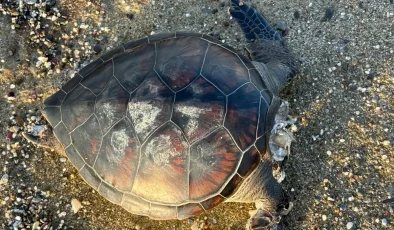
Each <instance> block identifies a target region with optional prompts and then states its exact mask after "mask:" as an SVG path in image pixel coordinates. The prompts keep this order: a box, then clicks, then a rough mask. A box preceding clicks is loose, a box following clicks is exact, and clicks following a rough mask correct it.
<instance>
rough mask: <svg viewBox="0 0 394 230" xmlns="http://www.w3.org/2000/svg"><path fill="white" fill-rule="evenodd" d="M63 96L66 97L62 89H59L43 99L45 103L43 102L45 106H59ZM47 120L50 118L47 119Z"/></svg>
mask: <svg viewBox="0 0 394 230" xmlns="http://www.w3.org/2000/svg"><path fill="white" fill-rule="evenodd" d="M65 97H66V93H65V92H63V91H62V90H59V91H57V92H56V93H54V94H53V95H52V96H50V97H48V98H47V99H46V100H45V103H44V104H45V107H50V106H60V105H61V104H62V103H63V100H64V98H65ZM48 119H49V118H48ZM49 120H51V119H49Z"/></svg>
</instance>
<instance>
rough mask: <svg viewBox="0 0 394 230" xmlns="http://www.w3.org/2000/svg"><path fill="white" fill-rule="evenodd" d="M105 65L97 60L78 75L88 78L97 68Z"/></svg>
mask: <svg viewBox="0 0 394 230" xmlns="http://www.w3.org/2000/svg"><path fill="white" fill-rule="evenodd" d="M101 64H103V60H101V59H100V58H99V59H96V60H95V61H93V62H91V63H89V64H88V65H87V66H85V67H83V68H82V69H81V70H80V71H79V72H78V73H79V74H80V75H81V76H82V77H84V76H87V75H88V74H89V73H90V72H92V71H94V70H95V69H96V68H97V67H99V66H100V65H101Z"/></svg>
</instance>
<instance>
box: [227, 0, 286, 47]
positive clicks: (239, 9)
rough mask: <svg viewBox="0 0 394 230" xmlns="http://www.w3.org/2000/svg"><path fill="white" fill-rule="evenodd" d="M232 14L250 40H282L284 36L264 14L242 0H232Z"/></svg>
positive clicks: (261, 41)
mask: <svg viewBox="0 0 394 230" xmlns="http://www.w3.org/2000/svg"><path fill="white" fill-rule="evenodd" d="M230 14H231V16H232V17H233V18H235V20H237V22H238V24H239V26H240V27H241V29H242V31H243V32H244V35H245V38H246V39H247V40H248V41H249V42H256V41H259V42H260V43H263V42H264V41H267V40H276V41H281V40H282V36H281V35H280V33H279V32H278V31H277V30H275V29H274V28H273V27H272V26H271V25H270V24H269V23H268V21H267V19H265V17H264V16H263V15H261V14H260V13H258V12H257V11H256V10H255V9H253V8H252V7H250V6H248V5H247V4H245V3H244V2H243V1H240V0H231V7H230Z"/></svg>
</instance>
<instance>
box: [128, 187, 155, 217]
mask: <svg viewBox="0 0 394 230" xmlns="http://www.w3.org/2000/svg"><path fill="white" fill-rule="evenodd" d="M121 206H122V207H123V208H124V209H126V210H127V211H129V212H131V213H135V214H137V215H143V216H148V215H149V207H150V203H149V202H147V201H145V200H143V199H141V198H140V197H137V196H135V195H133V194H130V193H125V194H124V196H123V200H122V203H121Z"/></svg>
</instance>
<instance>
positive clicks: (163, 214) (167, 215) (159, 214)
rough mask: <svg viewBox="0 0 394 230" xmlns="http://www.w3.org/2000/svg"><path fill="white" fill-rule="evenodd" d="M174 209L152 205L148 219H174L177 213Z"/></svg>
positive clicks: (174, 207) (173, 207) (172, 207)
mask: <svg viewBox="0 0 394 230" xmlns="http://www.w3.org/2000/svg"><path fill="white" fill-rule="evenodd" d="M176 209H177V207H176V206H165V205H157V204H153V203H152V204H151V206H150V210H149V217H150V218H152V219H156V220H168V219H176V218H177V213H178V212H177V210H176Z"/></svg>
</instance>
